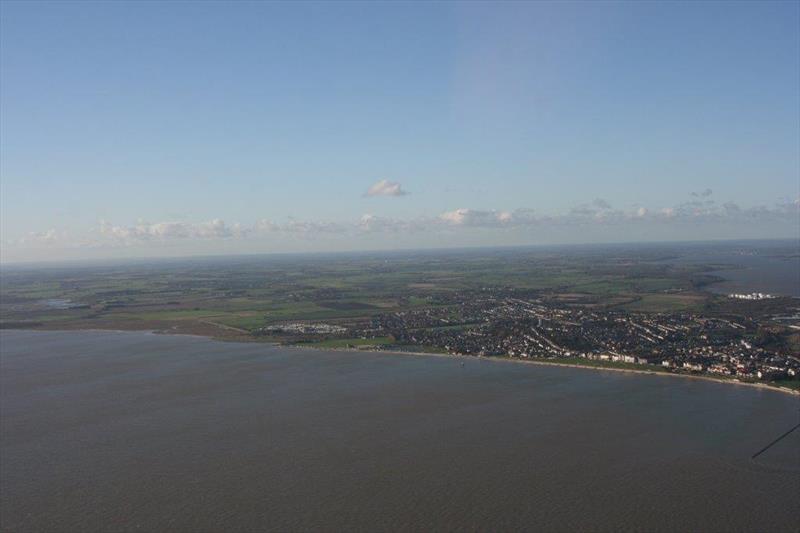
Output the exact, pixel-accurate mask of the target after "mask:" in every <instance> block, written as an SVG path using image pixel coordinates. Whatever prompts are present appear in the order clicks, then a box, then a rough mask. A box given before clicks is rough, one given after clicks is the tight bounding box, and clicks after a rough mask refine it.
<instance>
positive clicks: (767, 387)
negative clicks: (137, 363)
mask: <svg viewBox="0 0 800 533" xmlns="http://www.w3.org/2000/svg"><path fill="white" fill-rule="evenodd" d="M6 329H7V330H8V331H30V332H44V331H65V332H66V331H97V332H100V331H102V332H118V333H131V332H140V333H150V334H153V335H175V336H183V337H197V338H202V339H208V340H212V341H220V342H247V343H262V344H266V345H268V346H272V347H276V348H288V349H292V350H316V351H323V352H352V353H368V354H388V355H404V356H421V357H442V358H448V359H457V358H468V359H480V360H482V361H494V362H500V363H513V364H528V365H539V366H557V367H562V368H577V369H582V370H596V371H607V372H622V373H628V374H644V375H650V376H663V377H672V378H683V379H694V380H702V381H710V382H714V383H725V384H729V385H741V386H745V387H750V388H755V389H761V390H769V391H774V392H781V393H784V394H789V395H792V396H800V390H796V389H790V388H788V387H782V386H780V385H770V384H768V383H757V382H749V381H740V380H738V379H736V378H719V377H715V376H710V375H692V374H678V373H675V372H666V371H657V370H648V369H644V368H643V369H637V368H614V367H607V366H598V365H581V364H575V363H559V362H557V361H555V360H553V361H550V360H541V359H520V358H515V357H508V356H490V357H486V356H474V355H454V354H447V353H434V352H424V351H420V352H411V351H403V350H367V349H364V350H361V349H358V348H328V347H317V346H302V345H292V344H281V343H279V342H274V341H267V340H260V339H254V338H250V339H247V338H242V337H241V336H239V335H235V336H231V337H217V336H213V335H204V334H199V333H183V332H180V331H170V330H159V329H119V328H109V329H105V328H63V329H59V328H53V329H50V328H38V329H30V328H28V329H26V328H6ZM0 331H2V330H0Z"/></svg>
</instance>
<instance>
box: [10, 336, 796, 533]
mask: <svg viewBox="0 0 800 533" xmlns="http://www.w3.org/2000/svg"><path fill="white" fill-rule="evenodd" d="M0 356H1V358H0V363H1V365H0V385H2V388H1V389H0V400H1V402H2V403H0V431H1V433H0V452H1V453H0V498H1V499H0V529H2V531H8V532H21V531H155V530H175V531H256V530H258V531H261V530H278V531H287V530H295V531H307V530H319V531H376V530H408V531H429V530H471V531H477V530H481V531H485V530H520V529H526V530H531V529H537V530H551V531H563V530H570V529H572V530H582V531H589V530H605V531H617V530H646V531H656V530H669V531H674V530H687V529H691V530H696V531H731V530H752V531H779V530H786V531H797V529H798V516H800V498H798V494H800V431H795V432H794V433H793V434H792V435H790V437H788V438H786V439H784V440H782V441H781V442H779V443H778V444H777V445H775V446H774V447H773V448H771V449H770V450H769V451H768V452H766V453H764V454H762V455H761V456H759V458H758V459H757V460H755V461H752V460H751V459H750V456H751V455H752V454H753V453H754V452H756V451H757V450H759V449H760V448H761V447H763V446H764V445H765V444H767V443H768V442H770V441H771V440H772V439H774V438H775V437H777V436H778V435H780V434H781V433H783V432H784V431H786V430H787V429H789V428H790V427H791V426H792V425H794V424H796V423H797V422H798V421H800V420H799V419H798V417H800V414H799V413H800V412H799V411H798V409H799V408H800V402H798V399H797V398H796V397H791V396H788V395H784V394H780V393H776V392H772V391H761V390H756V389H751V388H745V387H735V386H731V385H724V384H716V383H708V382H701V381H692V380H680V379H673V378H663V377H657V376H642V375H631V374H621V373H611V372H607V373H606V372H597V371H592V370H580V369H568V368H547V367H541V366H534V365H522V364H509V363H502V362H492V361H485V360H484V361H481V360H475V359H466V364H465V366H464V367H463V368H462V367H461V365H460V362H459V361H458V360H455V359H450V358H441V357H416V356H396V355H380V354H364V353H344V352H304V351H298V350H285V349H280V348H273V347H268V346H264V345H258V344H234V343H220V342H214V341H210V340H206V339H200V338H193V337H170V336H159V335H152V334H146V333H113V332H48V333H34V332H23V331H4V332H2V334H1V335H0Z"/></svg>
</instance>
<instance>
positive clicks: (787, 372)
mask: <svg viewBox="0 0 800 533" xmlns="http://www.w3.org/2000/svg"><path fill="white" fill-rule="evenodd" d="M264 332H269V333H273V334H274V333H276V332H279V333H283V334H287V333H318V334H320V336H324V338H325V339H330V338H331V334H335V335H336V336H338V337H340V338H345V339H346V338H358V339H360V340H361V341H365V342H360V343H357V344H356V343H353V344H350V345H348V344H340V345H343V346H345V347H347V346H350V347H360V348H362V349H364V348H368V349H387V350H388V349H398V348H401V349H413V347H424V348H433V349H434V350H436V351H440V352H445V353H449V354H453V355H472V356H507V357H512V358H522V359H533V358H536V359H545V360H566V361H576V360H581V359H582V360H584V361H602V362H609V363H625V364H628V365H648V367H647V368H658V369H659V370H666V371H671V372H688V373H700V374H709V375H715V376H720V377H732V378H741V379H744V380H763V381H774V380H784V379H793V378H796V377H797V376H798V375H800V359H798V357H797V354H794V355H793V354H791V353H790V352H788V351H786V350H782V349H781V348H780V343H779V341H778V338H777V337H776V336H775V335H773V334H771V333H770V331H769V328H764V327H762V326H760V325H759V323H758V322H757V321H755V320H753V319H738V320H732V319H727V318H721V317H705V316H703V315H701V314H697V313H689V312H679V313H632V312H627V311H625V312H620V311H610V310H603V311H599V310H586V309H574V308H572V309H571V308H567V307H560V306H554V305H552V304H549V303H545V302H543V301H542V300H537V299H533V300H525V299H521V298H514V297H492V296H489V297H485V298H479V299H472V298H470V299H467V300H465V301H463V302H460V303H458V304H457V305H455V306H453V305H446V306H441V307H430V308H426V309H420V310H408V311H398V312H394V313H386V314H379V315H376V316H374V317H372V319H371V320H369V321H365V322H361V323H355V324H353V325H351V326H349V327H347V328H344V327H341V326H335V325H330V324H313V325H312V324H307V325H305V326H302V325H298V324H288V325H286V326H283V327H281V326H271V327H269V328H264ZM386 338H390V339H392V342H390V343H387V342H380V343H375V344H371V343H370V342H369V340H370V339H386ZM293 340H294V342H299V343H301V344H302V343H308V342H313V341H314V340H315V336H314V335H311V336H308V335H305V336H301V337H298V338H296V339H293ZM576 362H580V361H576Z"/></svg>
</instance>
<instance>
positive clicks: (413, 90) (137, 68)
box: [0, 1, 800, 262]
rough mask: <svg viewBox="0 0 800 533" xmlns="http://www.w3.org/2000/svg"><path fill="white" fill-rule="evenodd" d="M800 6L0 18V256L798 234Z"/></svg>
mask: <svg viewBox="0 0 800 533" xmlns="http://www.w3.org/2000/svg"><path fill="white" fill-rule="evenodd" d="M799 94H800V4H799V3H797V2H715V3H711V2H697V3H677V2H673V3H658V2H642V3H617V2H591V3H590V2H553V3H549V2H532V3H491V4H488V3H455V2H452V3H402V2H398V3H375V4H370V3H342V2H336V3H334V2H322V3H315V2H302V3H245V2H235V3H222V2H219V3H217V2H194V3H191V2H164V3H155V2H147V3H133V2H107V3H100V2H68V1H59V2H36V3H31V2H16V1H3V2H2V4H1V5H0V261H3V262H17V261H39V260H68V259H79V258H88V259H98V258H122V257H143V256H182V255H212V254H213V255H216V254H223V253H268V252H300V251H332V250H369V249H405V248H429V247H445V246H448V247H449V246H485V245H527V244H557V243H587V242H621V241H625V242H629V241H664V240H681V241H686V240H710V239H744V238H791V239H798V238H800V148H799V147H800V98H799V97H798V95H799Z"/></svg>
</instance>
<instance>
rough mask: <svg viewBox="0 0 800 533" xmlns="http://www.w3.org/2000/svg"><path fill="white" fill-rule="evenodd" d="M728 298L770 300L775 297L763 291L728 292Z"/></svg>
mask: <svg viewBox="0 0 800 533" xmlns="http://www.w3.org/2000/svg"><path fill="white" fill-rule="evenodd" d="M728 298H732V299H734V300H771V299H773V298H775V296H773V295H771V294H766V293H763V292H751V293H750V294H742V293H738V292H734V293H732V294H729V295H728Z"/></svg>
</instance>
